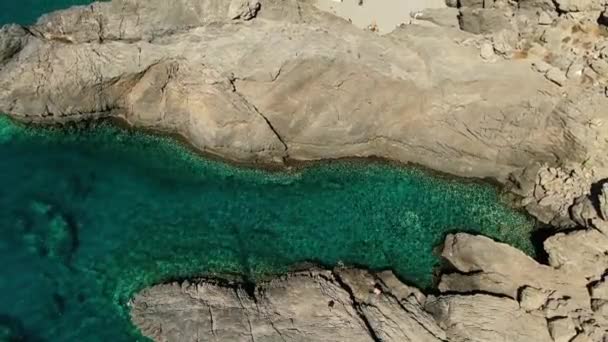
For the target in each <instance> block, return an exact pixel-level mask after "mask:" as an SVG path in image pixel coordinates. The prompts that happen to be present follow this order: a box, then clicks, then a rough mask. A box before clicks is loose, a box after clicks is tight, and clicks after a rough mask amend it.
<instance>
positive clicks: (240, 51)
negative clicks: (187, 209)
mask: <svg viewBox="0 0 608 342" xmlns="http://www.w3.org/2000/svg"><path fill="white" fill-rule="evenodd" d="M311 2H312V1H306V0H289V1H287V0H286V1H279V0H261V1H260V2H257V1H237V0H235V1H210V0H205V1H198V0H197V1H195V0H183V1H178V2H171V3H168V2H166V1H159V0H149V1H138V0H114V1H112V2H109V3H95V4H92V5H90V6H82V7H76V8H72V9H69V10H65V11H59V12H56V13H53V14H50V15H46V16H44V17H43V18H41V19H40V20H39V21H38V23H37V24H36V25H34V26H32V27H29V28H19V27H15V26H9V27H5V28H3V29H2V31H0V42H2V43H1V44H0V48H1V50H0V51H1V53H0V56H2V59H3V60H4V62H2V66H1V67H0V112H5V113H8V114H10V115H11V116H12V117H14V118H16V119H19V120H23V121H34V122H42V123H61V122H66V121H71V120H82V119H88V118H98V117H107V116H114V117H120V118H123V119H125V120H126V121H128V122H130V123H131V124H133V125H135V126H137V127H147V128H153V129H156V130H159V131H165V132H172V133H179V134H181V135H183V136H184V137H186V138H187V139H188V140H189V141H190V142H191V143H192V144H193V145H194V146H195V147H197V148H199V149H201V150H203V151H207V152H210V153H214V154H218V155H221V156H223V157H226V158H230V159H235V160H239V161H250V162H251V161H259V162H264V163H268V162H277V163H280V162H281V161H282V160H284V159H285V158H290V159H296V160H311V159H321V158H337V157H345V156H382V157H387V158H391V159H395V160H399V161H402V162H416V163H419V164H422V165H425V166H428V167H430V168H433V169H436V170H441V171H445V172H449V173H452V174H457V175H463V176H476V177H493V178H496V179H498V180H504V179H506V178H507V176H508V174H509V173H511V172H514V171H517V170H520V169H521V168H523V167H525V166H526V165H528V164H529V163H530V162H531V161H544V162H548V163H550V164H552V165H553V164H556V163H558V162H564V161H573V162H582V161H583V160H591V161H593V162H594V163H595V165H597V167H599V168H604V167H605V166H606V161H607V160H608V157H607V156H606V155H605V153H602V151H603V149H605V148H606V145H607V144H608V143H607V142H606V140H605V137H606V135H608V133H607V132H606V131H605V130H603V129H601V127H600V126H598V125H588V124H587V123H588V122H601V121H603V120H605V119H606V116H607V115H608V114H607V112H606V111H605V110H603V108H606V106H607V105H608V99H607V98H606V97H605V96H604V95H603V93H598V92H591V91H589V92H585V93H584V95H583V94H581V92H566V93H563V90H562V89H561V88H560V86H558V85H556V84H555V83H553V82H551V81H549V80H547V79H545V78H544V76H543V75H540V74H538V73H537V72H535V71H534V70H533V69H532V68H531V67H530V64H531V62H533V61H534V60H536V59H530V60H527V59H498V60H494V58H492V61H491V62H490V61H488V60H487V59H486V60H484V59H483V58H482V57H481V56H480V54H479V50H478V48H479V46H480V45H479V44H481V42H482V41H483V40H484V38H483V37H480V36H475V35H472V34H469V33H466V32H463V31H458V30H457V29H455V28H451V27H439V26H436V27H423V26H418V25H405V26H402V27H400V28H398V29H396V30H395V31H394V32H392V33H391V34H388V35H384V36H380V35H377V34H373V33H371V32H366V31H362V30H359V29H357V28H355V27H353V26H352V25H350V24H349V23H348V22H347V21H345V20H341V19H338V18H336V17H334V16H331V15H329V14H327V13H324V12H322V11H320V10H318V9H316V8H315V7H314V6H313V5H312V3H311ZM484 6H485V2H484ZM493 6H494V7H492V9H493V10H496V11H502V10H504V8H506V7H504V6H503V7H500V6H498V5H497V4H493ZM486 7H487V8H486ZM507 7H508V6H507ZM486 9H487V10H490V8H489V7H488V6H485V7H484V8H483V10H484V11H485V10H486ZM450 10H453V9H450ZM463 11H464V9H463ZM501 15H502V14H501ZM501 18H502V17H501ZM484 20H485V19H484ZM501 20H502V19H501ZM484 22H485V21H484ZM491 22H493V21H491ZM501 22H502V21H501ZM480 25H481V26H483V25H485V24H483V25H482V24H480ZM491 25H492V27H494V26H493V25H494V24H491ZM501 25H503V24H501ZM447 26H449V25H447ZM511 26H512V25H511V23H509V25H506V24H505V27H504V29H505V30H506V31H505V30H502V31H500V32H497V33H496V36H495V37H494V38H493V39H494V40H493V43H492V44H493V47H494V50H495V51H496V53H497V55H501V56H502V55H510V54H511V53H510V48H509V46H511V44H516V45H517V40H516V39H514V38H513V36H512V35H511V34H509V33H508V32H509V31H508V29H509V27H511ZM560 82H561V81H560ZM558 83H559V82H558ZM583 99H585V100H584V102H585V104H584V110H582V108H583V105H582V104H581V103H580V102H582V101H583Z"/></svg>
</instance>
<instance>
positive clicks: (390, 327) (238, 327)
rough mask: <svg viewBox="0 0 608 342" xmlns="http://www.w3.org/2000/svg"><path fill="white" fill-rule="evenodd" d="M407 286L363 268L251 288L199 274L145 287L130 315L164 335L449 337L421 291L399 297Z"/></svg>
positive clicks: (151, 332)
mask: <svg viewBox="0 0 608 342" xmlns="http://www.w3.org/2000/svg"><path fill="white" fill-rule="evenodd" d="M377 282H380V284H382V285H378V284H376V283H377ZM376 286H378V288H379V287H381V288H382V290H379V289H378V288H377V287H376ZM403 286H405V285H403V284H399V286H398V288H396V289H395V290H396V292H391V291H392V290H393V289H392V288H390V287H387V286H385V285H384V283H382V282H381V279H380V278H377V277H376V276H374V275H372V274H369V273H367V272H365V271H358V270H336V271H334V272H332V271H325V270H317V269H313V270H311V271H303V272H296V273H293V274H289V275H286V276H283V277H281V278H278V279H274V280H272V281H268V282H265V283H262V284H260V285H258V286H257V287H256V289H255V291H254V292H253V293H248V292H247V291H246V290H245V289H244V288H243V287H241V286H240V285H239V284H238V283H236V284H235V283H221V282H217V281H213V280H201V281H197V282H196V283H192V284H190V283H183V284H177V283H173V284H167V285H160V286H156V287H153V288H151V289H148V290H145V291H144V292H142V293H140V294H139V295H137V296H136V297H135V298H134V300H133V302H132V310H131V315H132V317H133V321H134V322H135V324H137V325H138V326H139V327H140V328H141V329H142V332H143V333H144V334H145V335H146V336H149V337H151V338H153V339H155V340H158V341H194V340H197V341H251V340H253V341H377V340H379V339H381V340H383V341H404V342H405V341H412V342H414V341H416V342H418V341H420V342H424V341H429V342H438V341H445V340H446V335H445V332H444V331H443V330H442V329H441V328H439V327H438V326H437V324H436V323H435V321H434V320H433V318H432V317H431V316H430V315H429V314H428V313H426V312H424V311H423V310H422V307H421V304H420V303H419V302H418V301H417V299H416V297H415V296H413V295H412V296H409V297H406V298H403V297H401V296H399V287H403ZM374 290H376V291H377V293H374ZM378 291H381V293H380V292H378Z"/></svg>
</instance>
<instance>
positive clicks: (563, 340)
mask: <svg viewBox="0 0 608 342" xmlns="http://www.w3.org/2000/svg"><path fill="white" fill-rule="evenodd" d="M548 326H549V333H550V334H551V337H552V338H553V341H555V342H569V341H570V340H571V339H572V338H573V337H574V336H576V327H575V326H574V323H573V322H572V319H570V318H557V319H554V320H551V321H549V323H548Z"/></svg>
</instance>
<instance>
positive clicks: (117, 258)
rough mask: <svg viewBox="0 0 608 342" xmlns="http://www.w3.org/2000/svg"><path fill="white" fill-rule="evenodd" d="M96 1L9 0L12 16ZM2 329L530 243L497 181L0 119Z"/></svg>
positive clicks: (111, 327) (95, 322)
mask: <svg viewBox="0 0 608 342" xmlns="http://www.w3.org/2000/svg"><path fill="white" fill-rule="evenodd" d="M86 2H87V1H75V0H72V1H62V2H59V1H42V0H39V1H34V0H27V1H7V0H0V23H6V22H12V21H16V22H20V23H24V24H26V23H31V22H33V21H34V20H35V18H36V17H37V16H38V15H39V14H41V13H43V12H46V11H48V10H50V9H55V8H61V7H65V6H66V5H71V4H74V3H86ZM0 208H1V209H0V265H2V267H1V268H0V341H23V340H25V341H132V340H134V339H141V337H140V336H139V335H138V334H137V332H136V331H135V330H134V329H133V327H132V326H131V325H130V323H129V320H128V312H127V308H126V306H125V303H127V302H128V299H129V298H130V296H131V295H132V294H133V292H134V291H137V290H139V289H141V288H142V287H143V286H146V285H150V284H153V283H156V282H159V281H163V280H167V279H174V278H179V277H186V276H193V275H200V274H207V273H211V272H220V273H225V272H233V273H238V274H241V275H244V276H245V277H246V278H248V279H250V280H255V279H256V278H259V277H260V276H262V275H264V274H269V273H275V272H282V271H285V270H287V269H288V267H289V266H291V265H293V264H295V263H298V262H302V261H316V262H319V263H322V264H326V265H329V266H331V265H335V264H337V263H340V262H341V263H345V264H358V265H363V266H367V267H370V268H391V269H394V270H395V271H396V272H397V273H398V274H399V276H400V277H402V278H403V279H407V280H409V281H410V282H413V283H415V284H417V285H419V286H428V285H430V283H431V280H432V272H433V266H435V265H436V264H437V263H438V259H437V258H436V257H435V256H434V254H433V248H434V247H435V246H436V245H437V244H438V243H439V242H440V241H441V240H442V238H443V237H444V235H445V233H446V232H448V231H453V230H467V231H475V232H480V233H483V234H486V235H489V236H492V237H495V238H498V239H500V240H503V241H507V242H509V243H511V244H514V245H515V246H518V247H520V248H522V249H524V250H526V251H531V250H532V248H531V246H530V243H529V240H528V236H529V232H530V229H531V227H532V224H533V223H532V222H531V221H530V220H528V219H527V218H526V217H524V216H523V215H521V214H519V213H516V212H514V211H512V210H510V209H509V208H508V207H507V206H505V205H504V204H503V203H502V202H501V201H500V198H499V195H498V193H497V191H496V190H495V189H494V188H493V187H490V186H488V185H482V184H476V183H463V182H459V181H455V180H448V179H440V178H437V177H433V176H430V175H428V174H426V173H424V172H422V171H420V170H417V169H404V168H397V167H393V166H389V165H385V164H379V163H361V162H332V163H322V164H318V165H316V166H314V167H310V168H307V169H305V170H299V171H293V172H289V173H269V172H264V171H254V170H249V169H243V168H236V167H233V166H229V165H226V164H223V163H220V162H215V161H210V160H206V159H203V158H200V157H198V156H196V155H194V154H192V153H190V152H189V151H188V150H187V149H185V148H183V147H181V146H180V145H178V144H176V143H175V142H173V141H171V140H169V139H166V138H160V137H154V136H149V135H146V134H143V133H136V132H131V131H125V130H121V129H117V128H115V127H113V126H110V125H108V124H100V125H96V127H87V128H77V129H76V128H73V129H63V130H59V129H41V128H37V129H33V128H26V127H23V126H20V125H16V124H13V123H11V122H10V121H9V120H7V119H6V118H5V117H1V119H0Z"/></svg>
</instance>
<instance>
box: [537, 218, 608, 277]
mask: <svg viewBox="0 0 608 342" xmlns="http://www.w3.org/2000/svg"><path fill="white" fill-rule="evenodd" d="M544 245H545V250H546V251H547V254H548V255H549V264H550V265H551V266H553V267H554V268H558V269H560V270H562V271H564V272H573V273H579V274H582V275H583V276H584V277H585V278H587V279H589V281H591V280H599V279H600V278H601V277H602V276H603V275H604V272H606V266H607V265H608V236H606V235H604V234H602V233H601V232H599V231H597V230H593V229H585V230H579V231H575V232H571V233H559V234H556V235H554V236H551V237H550V238H548V239H547V240H546V241H545V243H544Z"/></svg>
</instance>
